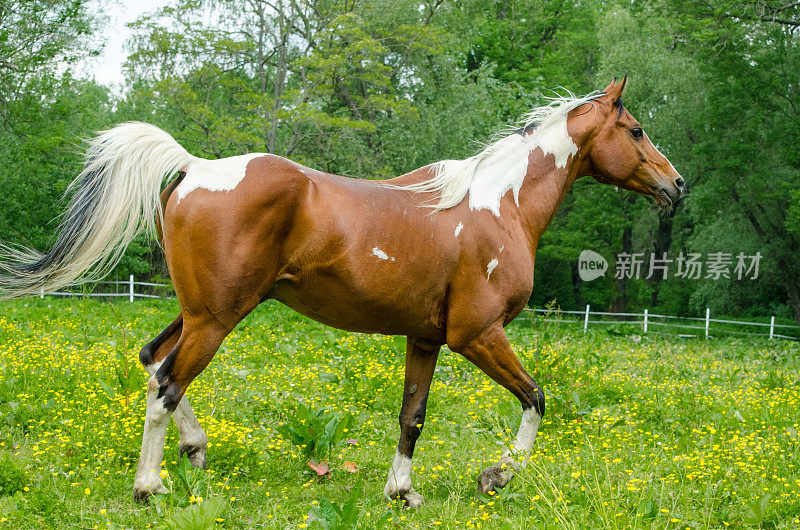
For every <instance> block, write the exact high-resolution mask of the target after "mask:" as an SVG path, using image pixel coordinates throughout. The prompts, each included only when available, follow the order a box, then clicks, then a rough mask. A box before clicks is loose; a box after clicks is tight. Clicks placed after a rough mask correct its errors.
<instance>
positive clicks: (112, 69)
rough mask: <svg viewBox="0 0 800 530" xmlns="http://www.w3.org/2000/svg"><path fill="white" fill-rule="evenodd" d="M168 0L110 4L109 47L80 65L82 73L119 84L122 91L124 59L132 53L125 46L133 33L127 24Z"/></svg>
mask: <svg viewBox="0 0 800 530" xmlns="http://www.w3.org/2000/svg"><path fill="white" fill-rule="evenodd" d="M167 3H168V0H134V1H126V0H122V1H120V2H116V3H112V4H111V5H110V6H109V5H106V9H111V10H112V12H110V13H107V15H108V16H109V21H108V26H107V28H106V30H105V31H104V34H105V39H106V43H105V48H104V49H103V53H102V54H101V55H100V56H99V57H94V58H91V59H87V60H85V61H84V62H83V64H81V65H80V66H79V68H80V70H81V72H82V73H84V74H85V75H87V76H88V77H94V79H95V80H96V81H97V82H98V83H101V84H103V85H107V86H111V87H113V88H116V89H117V91H121V89H122V82H123V81H124V77H123V75H122V63H124V62H125V59H126V58H127V56H128V52H127V51H126V50H125V49H124V45H125V40H126V39H127V38H128V37H129V36H130V35H131V31H130V29H128V28H127V27H126V26H125V25H126V24H127V23H129V22H133V21H134V20H136V19H137V18H139V16H140V15H142V14H143V13H146V12H148V11H152V10H154V9H156V8H158V7H161V6H163V5H166V4H167Z"/></svg>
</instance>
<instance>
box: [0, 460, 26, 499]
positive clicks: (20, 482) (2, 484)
mask: <svg viewBox="0 0 800 530" xmlns="http://www.w3.org/2000/svg"><path fill="white" fill-rule="evenodd" d="M28 483H29V479H28V474H27V473H26V472H25V468H24V467H23V466H22V465H21V464H20V462H19V461H18V460H17V459H16V458H13V457H12V456H11V455H9V454H7V453H0V497H2V496H5V495H13V494H15V493H17V492H18V491H22V488H24V487H25V486H27V485H28Z"/></svg>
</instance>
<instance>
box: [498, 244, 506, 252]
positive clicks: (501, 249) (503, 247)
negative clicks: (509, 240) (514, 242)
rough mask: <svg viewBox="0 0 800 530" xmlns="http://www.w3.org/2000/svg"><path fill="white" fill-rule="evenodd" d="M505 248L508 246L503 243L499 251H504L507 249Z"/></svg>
mask: <svg viewBox="0 0 800 530" xmlns="http://www.w3.org/2000/svg"><path fill="white" fill-rule="evenodd" d="M505 248H506V246H505V245H503V246H502V247H500V250H498V252H503V249H505Z"/></svg>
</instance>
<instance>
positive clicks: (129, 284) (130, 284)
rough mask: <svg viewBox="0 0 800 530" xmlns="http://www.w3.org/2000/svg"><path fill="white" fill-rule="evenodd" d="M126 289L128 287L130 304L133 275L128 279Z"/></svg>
mask: <svg viewBox="0 0 800 530" xmlns="http://www.w3.org/2000/svg"><path fill="white" fill-rule="evenodd" d="M128 287H129V289H128V293H129V294H130V300H131V302H133V294H134V293H133V274H131V277H130V278H129V279H128Z"/></svg>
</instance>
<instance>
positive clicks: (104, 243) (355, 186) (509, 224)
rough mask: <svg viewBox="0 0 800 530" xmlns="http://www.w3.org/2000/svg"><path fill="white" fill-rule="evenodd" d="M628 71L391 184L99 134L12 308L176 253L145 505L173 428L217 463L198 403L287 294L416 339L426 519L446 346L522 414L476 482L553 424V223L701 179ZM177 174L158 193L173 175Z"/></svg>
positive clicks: (410, 400)
mask: <svg viewBox="0 0 800 530" xmlns="http://www.w3.org/2000/svg"><path fill="white" fill-rule="evenodd" d="M626 82H627V76H626V77H625V78H623V79H622V80H621V82H619V83H618V82H617V80H616V78H615V79H614V80H613V81H612V82H611V83H610V84H609V85H608V86H607V87H606V88H605V89H604V90H602V91H597V92H593V93H591V94H589V95H586V96H583V97H577V96H574V95H572V94H569V95H567V96H564V97H558V98H554V99H553V100H551V101H550V102H549V103H548V104H546V105H544V106H542V107H538V108H535V109H533V110H532V111H531V112H530V113H529V114H527V115H526V116H525V117H524V118H523V120H522V123H521V125H522V127H521V128H519V129H516V130H507V131H506V133H505V134H503V135H501V136H500V137H499V138H498V139H496V141H494V142H492V143H490V144H489V145H487V146H486V147H485V148H484V149H482V150H481V151H480V152H479V153H477V154H476V155H474V156H472V157H469V158H466V159H464V160H444V161H440V162H437V163H434V164H431V165H429V166H425V167H422V168H420V169H417V170H414V171H412V172H410V173H407V174H405V175H402V176H399V177H396V178H393V179H389V180H361V179H354V178H347V177H342V176H337V175H333V174H328V173H324V172H322V171H317V170H314V169H311V168H308V167H305V166H302V165H300V164H297V163H294V162H292V161H290V160H287V159H285V158H282V157H279V156H274V155H271V154H263V153H254V154H248V155H241V156H234V157H230V158H223V159H218V160H205V159H201V158H197V157H194V156H192V155H190V154H189V153H188V152H187V151H186V150H185V149H184V148H183V147H181V146H180V145H179V144H178V143H177V141H175V140H174V139H173V138H172V137H171V136H170V135H169V134H167V133H166V132H164V131H162V130H161V129H159V128H157V127H155V126H152V125H148V124H144V123H136V122H133V123H125V124H120V125H117V126H115V127H114V128H112V129H110V130H107V131H104V132H102V133H100V134H99V135H98V136H97V137H96V138H95V139H93V140H90V142H89V147H88V149H87V151H86V163H85V167H84V169H83V171H82V172H81V173H80V174H79V175H78V177H77V178H76V179H75V181H74V182H73V183H72V184H71V186H70V189H71V190H72V192H73V196H72V199H71V201H70V203H69V207H68V209H67V211H66V215H65V217H64V219H63V220H62V222H61V225H60V226H59V233H58V237H57V239H56V242H55V243H54V244H53V246H52V248H51V249H50V250H49V251H48V252H47V253H46V254H40V253H37V252H35V251H33V250H30V249H26V248H22V247H10V246H8V245H4V246H3V247H2V250H0V258H2V259H0V271H2V274H0V295H2V297H4V298H13V297H21V296H27V295H36V294H38V293H40V292H41V291H42V290H43V291H44V292H48V291H53V290H56V289H58V288H61V287H63V286H65V285H69V284H73V283H75V282H79V281H86V280H87V279H94V278H98V277H100V276H102V275H103V274H104V273H105V272H106V271H108V270H109V269H110V268H112V267H113V266H114V265H115V264H116V263H117V262H118V261H119V259H120V257H121V255H122V252H123V251H124V249H125V247H126V246H127V245H128V243H130V242H131V240H132V239H133V238H134V237H136V236H137V234H139V233H141V232H142V231H143V230H147V231H150V232H152V233H154V234H155V235H156V236H157V237H158V240H159V242H160V243H161V245H162V247H163V250H164V256H165V258H166V263H167V266H168V268H169V273H170V275H171V277H172V280H173V283H174V287H175V292H176V295H177V299H178V301H179V303H180V312H179V314H178V316H177V317H176V318H175V320H174V322H172V323H171V324H170V325H169V326H168V327H167V328H166V329H165V330H164V331H162V332H161V333H160V334H159V335H158V336H157V337H156V338H155V339H154V340H153V341H152V342H150V343H149V344H147V345H146V346H144V348H142V350H141V353H140V360H141V362H142V364H143V365H144V367H145V368H146V370H147V372H148V373H149V374H150V378H149V381H148V383H147V390H146V396H147V398H146V403H147V409H146V414H145V422H144V432H143V436H142V448H141V455H140V459H139V464H138V468H137V472H136V476H135V480H134V487H133V490H134V496H135V498H136V499H137V500H139V501H145V500H147V499H148V498H149V497H150V496H151V495H154V494H159V493H165V492H166V491H167V490H166V489H165V487H164V485H163V483H162V481H161V477H160V465H161V461H162V457H163V451H164V443H165V433H166V429H167V426H168V423H169V420H170V417H172V418H174V420H175V422H176V424H177V427H178V430H179V434H180V443H179V450H180V453H181V454H182V455H183V454H185V455H186V456H187V457H188V459H189V461H190V462H191V464H192V465H194V466H199V467H203V466H204V465H205V463H206V446H207V444H206V435H205V433H204V431H203V429H202V427H201V426H200V424H199V422H198V420H197V418H196V417H195V415H194V414H193V412H192V408H191V406H190V404H189V402H188V401H187V398H186V391H187V388H188V386H189V384H190V383H191V382H192V380H193V379H194V378H195V377H197V376H198V375H199V374H200V373H201V372H202V371H203V370H204V369H205V368H206V366H207V365H208V364H209V362H210V361H211V359H212V358H213V357H214V354H215V352H216V351H217V349H218V348H219V346H220V344H221V343H222V341H223V339H224V338H225V337H226V336H227V335H228V334H229V333H230V332H231V331H232V330H233V329H234V327H235V326H236V325H237V324H238V323H239V322H240V321H241V320H242V319H243V318H244V317H245V316H246V315H247V314H248V313H250V312H251V311H252V310H253V309H255V308H256V306H258V305H259V304H260V303H261V302H263V301H264V300H267V299H274V300H278V301H280V302H282V303H283V304H285V305H287V306H289V307H290V308H292V309H294V310H295V311H297V312H299V313H301V314H303V315H306V316H308V317H310V318H312V319H314V320H316V321H319V322H321V323H323V324H326V325H329V326H333V327H336V328H340V329H343V330H347V331H355V332H362V333H382V334H387V335H404V336H406V337H407V341H406V352H405V359H406V364H405V380H404V383H403V397H402V404H401V407H400V415H399V423H400V436H399V441H398V445H397V450H396V453H395V456H394V459H393V461H392V463H391V465H390V467H389V471H388V479H387V482H386V485H385V488H384V494H385V496H386V497H387V498H388V499H401V500H402V501H403V502H404V503H405V504H406V505H407V506H409V507H417V506H419V505H420V504H422V502H423V497H422V496H421V495H420V494H419V493H417V492H416V491H415V489H414V487H413V485H412V480H411V469H412V458H413V454H414V446H415V444H416V442H417V439H418V438H419V436H420V434H421V432H422V428H423V425H424V423H425V408H426V404H427V400H428V393H429V390H430V386H431V380H432V377H433V373H434V367H435V366H436V362H437V359H438V355H439V351H440V349H441V347H442V346H443V345H445V344H446V345H447V346H448V347H449V348H450V349H451V350H452V351H454V352H457V353H458V354H461V355H463V356H464V357H465V358H466V359H468V360H469V361H471V362H472V363H473V364H475V365H476V366H477V367H478V368H480V369H481V370H482V371H483V372H485V373H486V374H487V375H488V376H489V377H491V378H492V379H493V380H494V381H496V382H497V383H498V384H500V385H502V386H503V387H505V388H506V389H507V390H508V391H510V392H511V394H513V395H514V396H515V397H516V398H517V400H518V401H519V402H520V404H521V408H522V418H521V422H520V426H519V430H518V432H517V435H516V439H515V440H514V442H513V444H512V446H511V447H510V448H509V449H508V450H507V451H505V453H504V454H503V455H502V457H501V458H500V459H499V461H498V462H497V463H496V464H495V465H493V466H491V467H489V468H486V469H485V470H483V471H482V472H481V473H480V474H479V477H478V489H479V490H480V491H482V492H490V491H493V490H497V489H499V488H502V487H505V486H506V485H507V484H508V482H509V481H510V480H511V478H512V477H513V476H514V473H515V472H518V471H519V470H520V469H521V467H522V466H524V465H525V462H526V459H527V454H528V453H529V451H530V450H531V448H532V445H533V443H534V440H535V438H536V434H537V431H538V429H539V424H540V422H541V420H542V416H543V415H544V413H545V395H544V391H543V390H542V388H541V386H539V385H538V384H537V383H536V382H535V381H534V379H533V378H532V377H531V376H530V375H529V374H528V372H527V371H526V370H525V368H524V367H523V366H522V364H521V363H520V361H519V360H518V358H517V357H516V355H515V354H514V352H513V350H512V348H511V345H510V344H509V341H508V339H507V337H506V334H505V332H504V328H505V326H506V325H507V324H508V323H509V322H511V321H512V320H513V319H514V318H515V317H516V316H517V315H518V314H519V313H520V312H521V311H522V310H523V308H524V307H525V305H526V303H527V302H528V300H529V298H530V295H531V292H532V289H533V273H534V258H535V254H536V248H537V244H538V241H539V238H540V237H541V235H542V233H543V232H544V230H545V229H546V228H547V226H548V225H549V224H550V222H551V221H552V219H553V217H554V215H555V213H556V210H557V209H558V207H559V206H560V204H561V202H562V201H563V199H564V196H565V194H566V193H567V191H568V190H569V188H570V186H571V185H572V184H573V182H575V181H576V180H577V179H578V178H579V177H583V176H592V177H594V179H596V180H597V181H599V182H601V183H604V184H609V185H614V186H618V187H622V188H625V189H628V190H631V191H634V192H637V193H640V194H643V195H647V196H649V197H652V199H653V200H654V202H655V204H656V205H657V206H658V207H660V208H670V207H671V206H672V205H673V204H674V203H675V201H677V200H679V198H680V197H681V195H682V192H683V189H684V180H683V178H682V177H681V176H680V175H679V173H678V172H677V171H676V170H675V168H674V167H673V166H672V164H671V163H670V162H669V161H668V160H667V158H666V157H665V156H664V155H662V154H661V153H660V152H659V150H658V149H657V148H656V147H655V146H654V145H653V143H652V142H651V141H650V139H649V138H648V136H647V134H645V132H644V131H643V129H642V127H641V125H640V124H639V122H637V121H636V119H635V118H634V117H633V116H632V115H631V114H630V112H629V111H628V110H627V109H626V108H625V107H624V106H623V99H622V96H623V93H624V90H625V85H626ZM176 174H177V177H175V178H174V179H173V180H171V181H170V182H169V184H167V185H166V187H165V188H164V189H163V191H162V190H161V187H162V184H163V182H164V180H165V179H166V178H167V177H168V176H174V175H176Z"/></svg>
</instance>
